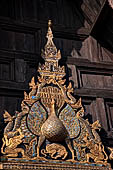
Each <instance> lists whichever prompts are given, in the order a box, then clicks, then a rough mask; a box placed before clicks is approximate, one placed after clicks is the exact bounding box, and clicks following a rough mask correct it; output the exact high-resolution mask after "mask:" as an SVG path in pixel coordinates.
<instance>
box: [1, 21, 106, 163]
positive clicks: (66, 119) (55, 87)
mask: <svg viewBox="0 0 113 170" xmlns="http://www.w3.org/2000/svg"><path fill="white" fill-rule="evenodd" d="M46 37H47V43H46V45H45V49H44V50H43V51H42V57H43V58H44V60H45V64H43V65H39V67H38V72H39V74H40V76H38V77H37V81H36V80H35V78H34V77H33V78H32V80H31V82H30V83H29V86H30V89H31V91H30V93H29V94H27V93H26V92H24V99H23V101H22V104H21V108H22V111H21V112H20V113H19V112H16V114H15V116H13V117H11V115H10V114H9V113H7V112H6V111H5V114H4V120H5V121H6V122H7V126H6V127H5V129H4V137H3V146H2V149H1V151H2V153H3V154H4V156H5V157H7V159H9V158H11V157H13V159H14V158H15V159H17V158H19V159H23V158H24V159H25V158H26V159H27V160H37V161H38V160H42V161H43V160H44V161H48V162H49V161H51V160H57V161H61V160H62V161H69V162H73V163H75V162H77V161H78V162H80V163H86V162H87V163H91V162H93V163H95V164H96V163H100V164H102V166H106V165H107V160H108V156H107V154H106V152H105V150H104V146H103V144H102V142H101V139H100V137H99V135H98V133H97V131H96V130H97V129H100V128H101V126H100V123H99V121H96V122H94V123H93V124H90V123H89V122H88V120H85V119H84V118H83V117H84V108H83V106H82V103H81V98H80V99H79V100H78V101H77V100H76V99H75V98H74V97H73V95H72V93H73V88H72V84H71V82H69V85H68V86H67V87H66V85H65V81H66V80H65V75H66V73H65V68H64V66H62V67H61V66H59V64H58V62H59V60H60V59H61V53H60V50H59V51H57V48H56V46H55V44H54V43H53V33H52V30H51V21H49V22H48V32H47V36H46ZM15 139H16V142H15V143H14V140H15ZM46 143H48V144H46ZM43 144H44V145H43ZM23 146H24V147H23ZM12 150H13V152H12Z"/></svg>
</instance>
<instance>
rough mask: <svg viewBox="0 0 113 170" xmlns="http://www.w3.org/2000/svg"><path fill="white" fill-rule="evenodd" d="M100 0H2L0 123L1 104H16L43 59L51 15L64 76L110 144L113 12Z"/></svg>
mask: <svg viewBox="0 0 113 170" xmlns="http://www.w3.org/2000/svg"><path fill="white" fill-rule="evenodd" d="M104 3H105V0H79V1H76V2H75V1H74V0H70V1H68V0H53V1H51V0H47V1H43V0H32V1H31V0H16V1H15V0H10V3H9V1H8V0H1V1H0V114H1V124H0V125H1V126H2V127H3V128H4V122H3V117H2V115H3V110H4V109H6V110H8V112H9V113H11V114H14V111H15V110H20V102H21V100H22V98H23V92H24V90H26V91H28V83H29V81H30V80H31V77H32V76H33V75H35V77H36V75H37V67H38V64H39V62H41V63H43V59H41V57H40V53H41V48H43V47H44V45H45V42H46V38H45V36H46V31H47V20H48V19H52V21H53V28H52V29H53V34H54V37H55V38H54V42H55V44H56V46H57V48H58V49H60V50H61V54H62V59H61V61H60V65H65V66H66V72H67V75H69V79H68V78H67V81H69V80H71V81H72V82H73V85H74V90H75V91H74V92H75V93H74V94H75V96H77V97H82V99H83V104H84V107H85V110H86V111H85V116H86V117H88V118H89V119H90V120H91V121H92V122H94V121H96V120H97V119H99V120H100V122H101V124H102V128H103V129H104V132H105V133H103V132H102V133H101V136H102V137H103V141H105V143H106V145H110V146H113V133H112V131H113V116H112V115H113V54H112V50H113V43H112V42H113V33H112V32H113V29H112V28H113V22H112V21H113V17H112V16H113V15H111V14H112V11H111V10H110V11H109V10H108V9H109V8H110V7H109V6H107V5H108V4H105V6H104V7H103V5H104ZM106 11H107V12H106ZM100 12H101V13H100ZM107 18H109V19H107ZM94 25H95V26H94ZM92 27H93V31H92V34H91V35H90V32H91V30H92ZM2 133H3V130H2V131H1V134H2ZM103 134H106V135H103ZM106 141H107V142H106Z"/></svg>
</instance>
